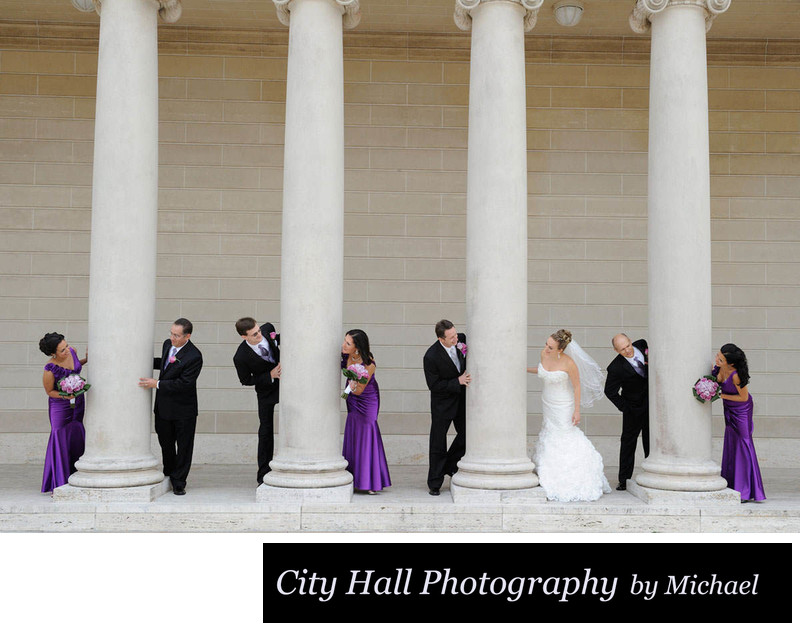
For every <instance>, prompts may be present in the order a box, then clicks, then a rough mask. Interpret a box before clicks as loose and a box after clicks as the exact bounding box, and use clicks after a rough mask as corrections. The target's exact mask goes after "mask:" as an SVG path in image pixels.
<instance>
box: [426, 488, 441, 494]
mask: <svg viewBox="0 0 800 631" xmlns="http://www.w3.org/2000/svg"><path fill="white" fill-rule="evenodd" d="M428 495H440V493H439V489H431V490H430V491H428Z"/></svg>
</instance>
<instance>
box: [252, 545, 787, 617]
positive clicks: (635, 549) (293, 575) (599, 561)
mask: <svg viewBox="0 0 800 631" xmlns="http://www.w3.org/2000/svg"><path fill="white" fill-rule="evenodd" d="M276 552H277V551H276V549H275V546H274V544H272V545H271V544H266V543H265V544H264V549H263V555H264V557H263V558H264V607H263V609H264V616H263V621H264V622H271V623H279V622H373V623H377V622H457V623H465V622H479V623H489V622H491V623H494V624H497V623H503V622H531V623H536V622H699V623H702V622H716V623H720V622H736V623H746V622H759V623H768V622H791V619H792V565H791V564H792V561H791V559H792V547H791V544H788V543H785V544H784V543H779V544H772V543H770V544H749V543H726V544H698V543H690V544H679V543H661V544H658V543H656V544H647V543H631V544H616V543H614V544H607V543H606V544H602V543H598V544H582V543H576V544H569V543H556V544H553V543H542V544H537V543H524V544H520V543H507V544H505V543H456V544H433V543H426V544H409V543H396V544H387V543H382V544H373V543H361V544H351V543H331V544H322V543H319V544H305V545H303V544H293V545H288V546H286V545H284V546H280V554H277V553H276ZM278 558H279V559H280V560H277V559H278Z"/></svg>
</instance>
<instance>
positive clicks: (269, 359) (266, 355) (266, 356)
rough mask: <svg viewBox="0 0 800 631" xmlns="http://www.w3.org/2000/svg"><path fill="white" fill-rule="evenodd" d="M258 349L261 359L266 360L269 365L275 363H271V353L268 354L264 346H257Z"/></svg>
mask: <svg viewBox="0 0 800 631" xmlns="http://www.w3.org/2000/svg"><path fill="white" fill-rule="evenodd" d="M258 349H259V350H260V351H261V357H263V358H264V359H266V360H267V361H268V362H270V363H271V364H272V363H275V362H273V361H272V353H270V352H269V349H268V348H265V347H264V346H259V347H258Z"/></svg>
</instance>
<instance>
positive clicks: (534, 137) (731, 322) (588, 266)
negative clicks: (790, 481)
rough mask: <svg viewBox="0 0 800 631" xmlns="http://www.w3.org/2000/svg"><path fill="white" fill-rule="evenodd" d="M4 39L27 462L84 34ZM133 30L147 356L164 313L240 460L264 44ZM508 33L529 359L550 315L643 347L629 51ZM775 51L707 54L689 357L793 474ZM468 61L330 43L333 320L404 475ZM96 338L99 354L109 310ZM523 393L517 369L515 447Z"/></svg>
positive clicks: (201, 455) (262, 237) (642, 142)
mask: <svg viewBox="0 0 800 631" xmlns="http://www.w3.org/2000/svg"><path fill="white" fill-rule="evenodd" d="M26 28H27V27H26V25H24V24H9V23H6V24H3V23H0V462H37V461H39V460H41V458H42V453H43V452H44V447H45V444H46V439H47V432H48V431H49V424H48V420H47V411H46V409H47V407H46V406H47V402H46V397H45V396H44V393H43V392H42V388H41V371H42V366H43V365H44V363H45V362H46V358H45V357H44V356H43V355H42V354H41V353H40V352H39V350H38V347H37V343H38V340H39V338H40V337H41V336H42V334H43V333H45V332H47V331H52V330H58V331H60V332H62V333H64V334H65V335H67V338H68V340H69V341H70V342H71V343H72V344H73V345H74V346H76V348H77V349H78V352H79V353H80V354H82V353H83V351H84V350H85V347H86V340H87V330H86V317H87V294H88V277H87V274H88V260H89V254H88V252H89V233H88V231H89V225H90V213H91V211H90V208H91V177H92V175H91V174H92V165H91V160H92V136H93V129H94V124H93V116H94V90H95V80H96V78H95V73H96V65H97V56H96V45H97V44H96V29H94V28H93V27H77V26H76V27H70V28H69V29H63V30H58V29H53V30H52V31H51V32H50V33H49V35H50V36H49V37H48V38H44V37H41V36H39V37H32V36H31V32H30V30H26ZM30 28H33V27H32V26H31V27H30ZM159 29H160V30H159V34H160V39H161V55H160V59H159V63H160V82H159V85H160V119H161V124H160V197H159V240H158V252H159V259H158V283H157V287H158V289H157V292H158V293H157V315H156V317H157V321H156V322H155V323H154V325H153V330H154V335H155V341H156V343H155V345H154V351H155V350H156V349H157V348H158V347H159V346H158V345H159V344H160V343H161V341H162V340H163V339H164V338H165V337H166V336H167V333H168V329H169V323H170V322H171V321H172V320H174V319H175V318H177V317H179V316H183V317H188V318H189V319H191V320H192V321H193V322H194V324H195V333H194V335H193V341H195V342H196V343H197V345H198V346H199V347H200V348H201V350H202V351H203V354H204V357H205V367H204V369H203V373H202V375H201V378H200V382H199V384H200V407H201V415H200V419H199V424H198V432H199V434H200V436H199V437H198V449H197V454H198V455H197V460H198V461H200V462H206V461H207V462H250V460H252V459H254V454H255V431H256V429H257V418H256V414H255V396H254V395H253V393H252V390H251V389H247V388H244V387H241V386H240V385H239V383H238V381H237V379H236V373H235V371H234V369H233V365H232V361H231V358H232V356H233V353H234V350H235V348H236V345H237V344H238V342H239V341H240V338H239V337H238V336H237V334H236V332H235V331H234V328H233V322H234V321H235V320H236V319H237V318H238V317H240V316H242V315H252V316H254V317H255V318H256V319H258V320H259V321H263V320H271V321H272V322H274V323H275V324H276V326H277V327H278V329H279V330H280V322H279V321H278V319H279V314H280V304H279V293H280V257H279V255H280V227H281V215H280V210H281V199H282V193H281V186H282V160H283V146H282V143H283V120H284V105H283V102H284V96H285V76H286V61H285V56H286V38H287V35H286V33H285V32H283V31H281V32H275V33H272V32H268V33H254V32H248V31H241V32H234V31H224V32H223V31H209V30H204V29H191V28H186V27H180V26H179V25H178V26H166V25H163V24H162V25H160V26H159ZM37 32H39V33H40V32H41V29H39V30H38V31H37ZM711 35H712V36H713V32H712V33H711ZM526 41H527V62H528V63H527V68H526V70H527V85H528V87H527V96H528V103H527V105H528V171H529V177H528V192H529V204H528V213H529V221H528V238H529V242H528V251H529V268H528V276H529V288H528V301H529V310H528V317H529V322H528V324H529V326H528V340H527V343H528V347H529V350H528V356H529V361H530V363H531V364H533V363H535V362H536V361H537V358H538V352H539V348H540V346H541V345H542V344H543V343H544V340H545V338H546V337H547V335H549V334H550V333H551V332H553V331H554V330H556V329H557V328H560V327H562V326H563V327H567V328H570V329H571V330H572V331H573V333H574V334H575V336H576V338H577V339H578V340H580V341H581V343H582V344H583V345H584V347H585V348H586V349H587V350H588V351H589V352H590V353H592V355H593V356H594V357H595V358H596V359H597V361H598V362H599V363H600V364H601V365H603V366H605V365H606V364H607V363H608V362H609V361H610V360H611V359H612V357H613V354H612V351H611V349H610V339H611V336H612V335H613V334H614V333H617V332H619V331H627V332H628V334H629V335H630V336H631V337H633V338H635V337H640V336H646V335H647V330H646V327H647V287H646V281H647V270H646V260H647V256H646V247H647V243H646V186H647V175H646V174H647V121H648V110H647V107H648V102H647V101H648V85H649V78H648V72H649V71H648V65H647V62H648V47H649V40H647V39H641V38H633V37H632V38H624V39H606V38H598V39H581V38H551V37H541V38H537V37H536V36H535V33H533V34H529V35H528V37H527V38H526ZM778 44H779V45H776V43H775V42H772V41H763V40H759V41H755V40H747V41H735V42H734V41H725V40H713V39H711V40H709V89H710V92H709V101H710V110H711V111H710V114H709V121H710V129H711V136H710V143H711V152H712V155H711V173H712V178H711V194H712V258H713V261H712V274H713V283H714V287H713V294H712V296H713V324H714V343H715V346H717V347H718V346H720V345H721V344H723V343H725V342H728V341H733V342H735V343H737V344H739V345H740V346H741V347H742V348H744V349H745V351H746V352H747V354H748V357H749V359H750V363H751V372H752V374H753V380H752V385H751V388H750V389H751V392H752V393H753V396H754V399H755V425H756V431H755V435H756V446H757V449H758V452H759V457H760V459H761V460H762V465H763V466H795V463H796V462H798V458H797V455H798V452H799V451H800V443H798V437H800V424H798V417H797V411H796V401H797V399H796V393H797V392H798V391H800V372H799V371H798V369H797V364H798V362H797V360H798V359H800V316H798V313H800V311H798V309H797V305H798V304H800V289H798V286H797V278H798V275H800V211H798V202H800V178H798V175H800V141H798V137H800V136H799V132H800V41H794V42H786V41H784V42H779V43H778ZM468 55H469V36H468V35H442V36H437V35H435V34H426V35H413V34H405V33H386V34H375V33H359V32H357V31H356V32H351V33H347V34H346V35H345V68H344V70H345V103H346V105H345V126H346V127H345V146H346V149H345V168H346V172H345V189H346V195H345V209H346V215H345V235H346V236H345V303H344V322H345V328H351V327H359V328H363V329H365V330H366V331H367V332H368V334H369V335H370V339H371V341H372V344H373V351H374V353H375V356H376V360H377V362H378V366H379V372H378V380H379V383H380V386H381V392H382V412H381V417H380V423H381V430H382V432H383V434H384V437H385V441H386V444H387V455H388V457H389V460H390V463H392V462H393V463H415V462H425V461H426V458H427V456H426V452H427V431H428V425H429V416H428V402H429V398H428V393H427V390H426V388H425V381H424V377H423V374H422V369H421V363H422V355H423V353H424V350H425V348H426V347H427V346H428V345H429V344H430V343H431V342H432V341H433V338H434V334H433V323H434V322H435V321H436V320H438V319H439V318H441V317H447V318H449V319H451V320H453V321H454V322H455V323H456V324H457V326H459V327H463V326H464V323H465V320H466V313H465V306H464V300H465V283H466V278H465V260H464V257H465V205H466V159H467V151H466V146H467V128H466V127H467V100H468V98H467V97H468V77H469V63H468ZM686 229H687V230H691V226H687V227H686ZM309 238H311V239H313V227H311V226H310V227H309ZM120 256H124V244H120ZM686 316H687V318H689V317H691V314H689V313H687V314H686ZM132 317H135V314H132ZM108 334H109V335H112V336H116V337H118V338H119V341H120V343H122V344H124V343H125V335H126V326H125V322H120V323H119V326H118V327H117V328H116V329H115V330H114V331H109V332H108ZM313 334H314V332H313V331H311V332H309V335H313ZM467 334H469V331H467ZM320 343H330V344H334V345H337V346H338V344H339V343H340V340H338V339H336V340H320ZM713 350H714V349H708V352H709V361H710V359H711V357H712V354H713ZM90 360H91V351H90ZM91 370H92V364H91V362H90V364H89V366H88V373H87V374H88V375H89V377H90V379H91ZM308 387H309V388H313V387H314V384H308ZM539 392H540V386H539V384H538V380H537V379H536V377H534V376H530V378H529V394H528V410H529V417H528V418H529V422H528V433H529V439H530V440H531V441H532V440H533V439H534V438H535V435H536V433H537V432H538V429H539V422H540V421H539V418H540V417H539V415H540V402H539ZM679 394H685V393H676V395H679ZM502 399H503V394H502V392H498V393H497V400H498V408H499V409H500V408H501V406H502ZM716 407H717V409H716V412H717V414H715V418H714V433H715V436H717V437H719V436H721V434H722V428H723V423H722V419H721V416H720V415H721V405H720V404H716ZM583 418H584V429H585V430H586V431H587V433H588V434H589V436H590V437H592V439H593V440H594V441H595V442H596V443H597V444H598V445H599V447H600V449H601V452H602V453H603V455H604V457H605V458H606V459H607V461H608V462H609V464H614V463H615V462H616V457H617V444H618V443H617V437H618V434H619V431H620V425H621V419H620V415H619V414H617V413H616V411H615V410H614V409H613V408H612V406H611V405H610V404H608V403H607V402H605V401H604V402H601V404H599V405H597V406H596V407H595V408H593V409H591V410H588V411H584V413H583ZM718 443H719V440H718V439H717V441H716V442H715V447H716V446H717V445H718ZM718 451H719V450H718ZM156 453H157V450H156Z"/></svg>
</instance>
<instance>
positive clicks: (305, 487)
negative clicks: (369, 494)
mask: <svg viewBox="0 0 800 631" xmlns="http://www.w3.org/2000/svg"><path fill="white" fill-rule="evenodd" d="M270 467H272V471H270V472H269V473H268V474H267V475H265V476H264V483H263V484H261V485H260V486H259V487H258V489H257V490H256V500H257V501H259V502H268V501H280V502H284V501H285V502H337V503H338V502H350V501H351V500H352V497H353V476H352V475H351V474H350V472H349V471H347V469H346V467H347V461H346V460H345V459H344V458H336V459H334V460H332V461H329V462H319V461H315V462H295V461H280V460H273V461H272V462H270Z"/></svg>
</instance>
